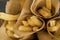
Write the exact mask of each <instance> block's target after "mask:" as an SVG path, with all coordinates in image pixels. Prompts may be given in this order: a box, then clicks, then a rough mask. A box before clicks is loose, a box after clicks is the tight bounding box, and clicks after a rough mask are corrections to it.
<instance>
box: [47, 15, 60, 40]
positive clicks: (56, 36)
mask: <svg viewBox="0 0 60 40" xmlns="http://www.w3.org/2000/svg"><path fill="white" fill-rule="evenodd" d="M53 19H54V20H56V22H58V20H60V16H59V17H56V18H53ZM53 19H51V20H53ZM57 25H58V26H59V25H60V23H57ZM58 26H56V28H58V30H57V31H53V32H51V31H49V30H50V29H49V21H48V23H47V31H48V33H49V35H51V36H52V37H54V38H55V39H56V40H60V36H59V35H60V26H59V27H58Z"/></svg>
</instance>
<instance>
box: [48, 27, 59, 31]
mask: <svg viewBox="0 0 60 40" xmlns="http://www.w3.org/2000/svg"><path fill="white" fill-rule="evenodd" d="M58 29H59V26H52V27H49V28H48V30H49V31H50V32H54V31H55V32H56V31H57V30H58Z"/></svg>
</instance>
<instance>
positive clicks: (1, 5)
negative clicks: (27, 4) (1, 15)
mask: <svg viewBox="0 0 60 40" xmlns="http://www.w3.org/2000/svg"><path fill="white" fill-rule="evenodd" d="M7 1H8V0H0V12H5V5H6V2H7Z"/></svg>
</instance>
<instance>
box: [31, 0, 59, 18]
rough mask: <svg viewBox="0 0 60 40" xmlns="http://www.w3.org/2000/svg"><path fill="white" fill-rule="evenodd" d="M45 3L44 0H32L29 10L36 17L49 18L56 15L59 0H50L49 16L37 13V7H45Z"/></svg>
mask: <svg viewBox="0 0 60 40" xmlns="http://www.w3.org/2000/svg"><path fill="white" fill-rule="evenodd" d="M45 5H46V0H33V3H32V5H31V11H32V13H33V14H34V15H36V16H38V17H42V18H44V19H49V18H52V17H55V16H57V15H58V11H59V1H58V0H51V6H52V7H51V10H50V11H52V13H50V14H52V15H51V16H48V17H43V16H42V15H44V14H42V15H41V14H39V12H38V11H37V10H38V9H39V8H40V9H42V8H43V7H45Z"/></svg>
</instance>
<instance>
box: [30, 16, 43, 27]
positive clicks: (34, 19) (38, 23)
mask: <svg viewBox="0 0 60 40" xmlns="http://www.w3.org/2000/svg"><path fill="white" fill-rule="evenodd" d="M31 20H32V22H33V23H34V24H35V25H36V26H39V27H41V26H42V22H41V20H39V19H38V18H37V17H36V16H32V17H31Z"/></svg>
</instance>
